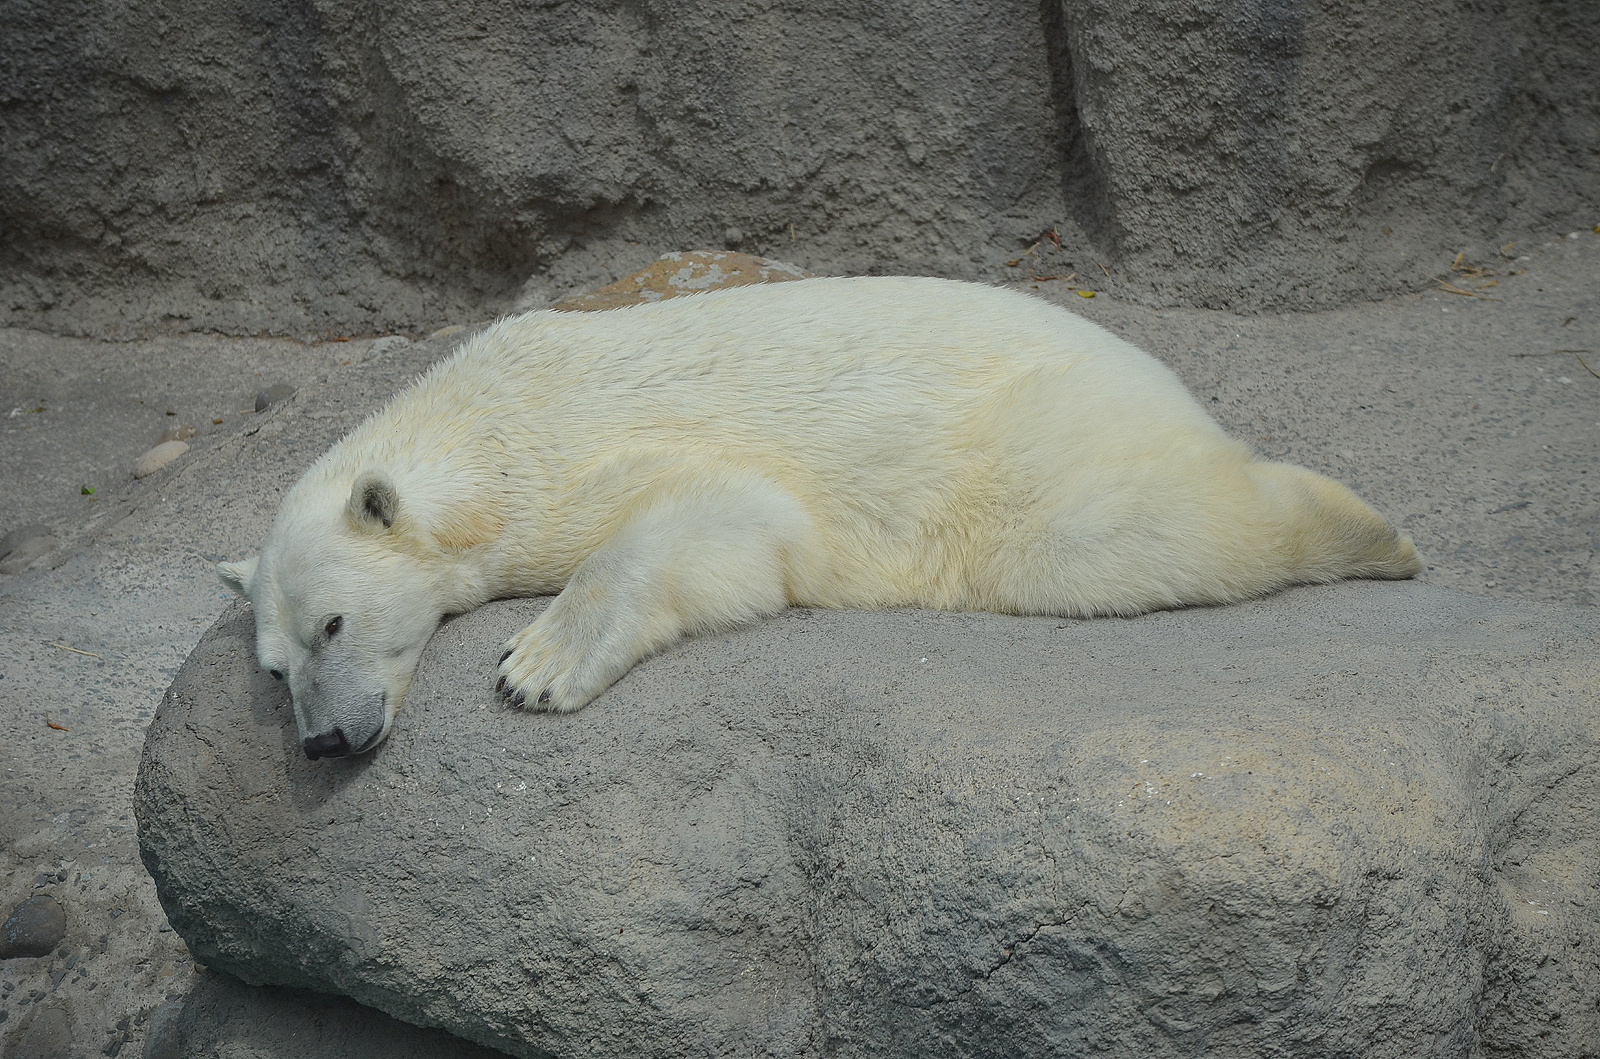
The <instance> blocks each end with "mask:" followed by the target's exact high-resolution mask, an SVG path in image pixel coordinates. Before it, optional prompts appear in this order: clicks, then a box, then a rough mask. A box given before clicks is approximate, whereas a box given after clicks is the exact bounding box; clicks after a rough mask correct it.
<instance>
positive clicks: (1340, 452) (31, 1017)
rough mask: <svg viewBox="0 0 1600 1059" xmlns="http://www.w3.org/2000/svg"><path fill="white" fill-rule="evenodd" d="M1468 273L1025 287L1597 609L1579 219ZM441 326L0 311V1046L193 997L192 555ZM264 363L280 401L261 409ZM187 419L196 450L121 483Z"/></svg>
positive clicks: (1367, 485) (80, 1029) (1437, 549)
mask: <svg viewBox="0 0 1600 1059" xmlns="http://www.w3.org/2000/svg"><path fill="white" fill-rule="evenodd" d="M1597 220H1600V218H1597ZM1475 264H1480V265H1484V266H1485V267H1487V268H1489V269H1492V270H1493V271H1494V272H1495V273H1496V275H1494V276H1478V277H1472V276H1468V275H1465V274H1455V275H1453V276H1451V277H1448V278H1449V279H1450V281H1451V282H1452V283H1455V284H1457V285H1459V286H1460V287H1462V288H1463V289H1466V290H1477V289H1478V287H1479V285H1480V284H1486V283H1488V282H1490V281H1491V280H1493V281H1494V283H1495V285H1494V286H1492V287H1484V288H1483V289H1482V290H1481V292H1480V293H1481V294H1482V295H1485V296H1486V297H1467V296H1463V295H1460V294H1454V293H1449V292H1446V291H1444V290H1442V289H1441V290H1437V291H1433V292H1429V293H1424V294H1418V295H1412V296H1408V297H1404V298H1400V299H1396V300H1393V301H1387V302H1381V303H1373V304H1365V305H1359V306H1354V307H1350V308H1346V309H1340V310H1336V311H1330V312H1321V313H1313V314H1285V315H1266V316H1253V317H1240V316H1233V315H1229V314H1225V313H1218V312H1210V311H1202V310H1151V309H1146V308H1142V307H1139V306H1133V305H1128V304H1123V303H1117V302H1114V301H1112V300H1111V299H1109V298H1107V297H1105V296H1103V295H1102V296H1098V297H1095V298H1092V299H1085V298H1082V297H1080V296H1078V295H1077V293H1076V289H1077V288H1076V287H1075V286H1067V285H1065V284H1063V283H1061V282H1059V281H1055V282H1045V283H1041V284H1038V285H1037V293H1039V294H1040V295H1042V296H1045V297H1049V298H1051V299H1053V300H1057V301H1059V302H1061V303H1062V304H1066V305H1069V306H1070V307H1071V308H1072V309H1074V310H1075V311H1078V312H1080V313H1082V314H1084V315H1085V316H1088V317H1089V318H1091V319H1094V320H1096V321H1098V322H1100V323H1102V324H1104V325H1106V326H1107V327H1110V328H1111V329H1112V330H1114V331H1117V332H1118V333H1120V334H1122V335H1124V336H1125V337H1127V338H1129V339H1131V340H1133V341H1134V342H1136V343H1138V344H1140V345H1142V346H1144V347H1145V348H1146V349H1149V350H1150V351H1152V352H1153V353H1155V354H1156V355H1157V356H1159V357H1161V358H1162V359H1164V360H1165V361H1167V362H1168V363H1169V364H1171V365H1172V366H1173V367H1174V368H1175V369H1176V370H1177V371H1178V372H1179V374H1180V375H1182V376H1183V378H1184V379H1185V380H1186V381H1187V382H1188V384H1189V385H1190V386H1191V388H1193V390H1194V391H1195V393H1196V394H1197V395H1198V396H1199V398H1200V399H1201V401H1203V402H1204V403H1206V405H1207V406H1208V407H1209V408H1211V409H1212V411H1213V412H1214V413H1215V414H1216V415H1217V417H1218V418H1219V419H1220V420H1221V421H1222V423H1223V424H1224V425H1225V426H1227V428H1228V429H1229V430H1230V431H1231V432H1233V433H1234V434H1235V435H1236V436H1238V437H1240V438H1242V439H1244V440H1246V441H1248V442H1250V443H1251V444H1253V445H1255V446H1256V447H1257V448H1258V449H1260V450H1261V451H1262V452H1263V453H1265V454H1267V455H1269V456H1271V457H1274V458H1282V459H1287V460H1292V461H1294V462H1298V463H1302V464H1304V465H1306V466H1309V467H1312V468H1314V469H1316V470H1319V471H1323V472H1324V473H1327V474H1331V475H1334V476H1335V477H1338V478H1340V479H1341V480H1343V481H1345V482H1347V483H1348V484H1350V485H1351V486H1352V487H1354V488H1355V489H1356V490H1357V491H1358V492H1360V493H1361V494H1362V495H1363V496H1365V497H1366V498H1367V499H1368V500H1370V501H1371V502H1372V503H1374V504H1375V505H1376V506H1377V507H1378V508H1379V509H1380V510H1381V511H1383V512H1385V513H1386V514H1388V515H1389V516H1390V517H1391V518H1392V519H1393V520H1394V521H1395V522H1396V523H1398V524H1399V525H1400V526H1401V527H1403V528H1404V529H1405V530H1406V531H1407V532H1408V533H1410V534H1411V535H1412V537H1413V538H1414V539H1415V540H1416V542H1417V545H1418V547H1419V548H1420V549H1421V551H1422V552H1423V554H1424V556H1425V557H1426V560H1427V564H1428V565H1427V571H1426V573H1425V574H1424V578H1425V579H1426V580H1429V581H1432V582H1435V583H1438V584H1442V585H1448V586H1451V587H1455V588H1460V589H1464V590H1466V591H1468V592H1476V593H1481V594H1488V595H1497V596H1507V597H1515V598H1521V599H1526V600H1536V601H1551V602H1566V603H1576V604H1580V605H1590V606H1592V605H1594V604H1596V603H1597V602H1600V563H1597V560H1596V547H1597V541H1600V469H1597V468H1600V464H1597V460H1596V457H1597V456H1600V377H1596V376H1595V375H1594V374H1592V373H1591V372H1590V371H1589V370H1588V369H1587V368H1585V367H1584V366H1583V364H1582V363H1581V362H1580V360H1579V358H1580V357H1583V358H1585V359H1586V360H1587V361H1588V365H1589V366H1590V367H1592V368H1594V369H1596V370H1597V371H1600V235H1596V234H1594V233H1591V232H1589V231H1587V230H1586V231H1583V232H1580V233H1576V235H1575V237H1573V238H1565V237H1562V236H1558V235H1555V234H1549V235H1546V236H1543V237H1540V238H1533V239H1529V240H1527V241H1526V242H1525V243H1524V244H1523V245H1519V246H1518V247H1515V248H1513V249H1512V250H1510V251H1509V253H1508V256H1507V259H1505V260H1498V261H1494V262H1477V263H1475ZM1510 271H1517V272H1519V273H1520V274H1517V275H1508V274H1507V273H1508V272H1510ZM445 323H448V321H440V324H445ZM451 341H453V339H452V338H449V337H440V338H437V339H434V340H430V341H425V342H419V343H415V344H411V345H405V346H401V345H399V344H398V343H391V344H390V345H391V346H395V347H398V348H390V349H387V350H386V351H384V352H382V353H374V352H373V351H372V343H371V342H369V341H366V340H358V341H351V342H344V343H326V344H321V345H305V344H301V343H297V342H292V341H288V340H265V339H224V338H215V337H202V336H191V337H185V338H178V339H172V338H167V339H160V340H150V341H141V342H130V343H98V342H93V341H86V340H79V339H63V338H57V337H52V336H48V335H43V334H39V333H36V332H30V331H22V330H5V331H0V455H3V459H0V532H5V531H8V530H11V529H14V528H16V527H20V526H25V525H32V524H41V525H44V526H48V527H49V528H50V530H51V533H52V535H53V536H54V537H55V539H56V540H57V541H58V542H59V543H58V544H57V546H56V547H54V548H53V550H51V551H49V552H47V553H46V554H44V555H42V556H40V557H39V558H37V559H34V560H32V561H31V565H30V564H29V562H19V561H17V560H15V559H12V560H9V561H8V560H4V559H3V558H0V717H3V718H4V720H5V723H6V726H7V732H8V736H9V740H8V744H9V745H8V746H7V748H6V750H5V752H4V754H3V757H0V760H3V762H4V766H3V773H0V775H3V781H0V844H3V852H0V915H6V914H9V913H10V910H11V909H12V908H13V907H15V906H16V905H17V904H18V903H20V902H21V901H23V900H24V899H26V898H27V897H29V896H30V895H33V894H50V895H52V896H54V897H55V898H56V900H57V901H58V902H59V903H60V904H61V905H62V906H63V907H64V909H65V911H66V916H67V933H66V936H65V938H64V939H63V941H62V942H61V944H60V946H59V947H58V948H57V950H56V951H55V952H54V953H53V954H52V955H50V956H46V957H40V958H23V959H13V960H7V961H4V962H0V1055H4V1056H7V1057H9V1056H12V1055H21V1054H22V1052H21V1050H20V1049H21V1048H23V1047H24V1046H26V1047H28V1048H30V1049H32V1048H33V1047H34V1045H35V1044H37V1043H40V1042H45V1043H49V1042H54V1044H56V1045H60V1046H61V1047H62V1048H63V1049H64V1050H62V1051H60V1052H59V1054H63V1055H100V1054H106V1055H113V1056H114V1055H118V1054H131V1055H137V1054H139V1050H140V1049H141V1048H142V1043H143V1040H144V1037H145V1031H146V1028H147V1026H148V1019H149V1016H150V1014H151V1012H152V1011H154V1010H156V1009H157V1008H158V1007H159V1006H160V1005H161V1004H163V1002H165V1001H166V1000H168V999H169V998H174V997H177V996H180V995H182V994H183V993H184V992H185V991H186V990H187V989H188V987H189V985H190V983H191V981H192V979H193V976H194V965H193V962H192V961H191V960H190V958H189V956H188V953H187V951H186V950H185V948H184V946H183V943H182V942H181V941H180V940H179V939H178V938H177V937H176V935H174V934H173V933H172V932H171V931H170V929H169V928H168V927H167V924H166V920H165V917H164V916H163V915H162V912H161V909H160V906H159V904H158V903H157V901H156V898H155V893H154V890H153V887H152V885H151V883H150V880H149V878H148V876H147V875H146V874H145V872H144V869H143V867H142V865H141V864H140V861H139V854H138V844H137V838H136V835H135V833H134V828H133V817H132V807H131V791H132V787H133V778H134V773H135V771H136V769H137V767H138V760H139V751H140V746H141V741H142V738H143V733H144V729H145V726H146V725H147V723H148V722H149V719H150V717H151V714H152V713H153V712H154V710H155V707H156V705H157V704H158V702H159V701H160V698H161V694H162V691H163V690H164V688H165V687H166V684H167V682H168V680H169V679H170V678H171V676H172V675H173V673H174V672H175V671H176V669H177V667H178V665H179V664H180V663H181V662H182V660H183V658H184V657H185V655H186V654H187V652H188V651H189V649H190V648H191V647H192V646H193V645H194V643H195V642H196V641H197V640H198V639H199V637H200V635H201V633H202V632H203V631H204V630H205V628H206V627H207V626H208V625H209V624H210V623H211V622H212V621H213V620H214V619H215V617H216V616H217V615H218V613H219V612H220V611H221V609H222V607H223V605H224V604H225V602H226V600H227V597H226V594H225V592H224V590H223V589H222V588H221V586H220V585H219V584H218V583H217V582H216V579H215V577H214V575H213V573H212V569H211V567H212V565H213V563H215V562H216V561H217V560H219V559H223V558H238V557H241V556H244V555H246V554H248V553H249V552H250V551H251V550H252V549H253V547H254V545H255V543H256V542H257V541H259V539H260V538H261V536H262V535H263V534H264V532H265V530H266V528H267V525H268V523H269V521H270V519H271V516H272V512H273V510H274V508H275V506H276V503H277V498H278V496H279V495H280V493H281V492H282V490H283V489H284V488H286V487H287V486H288V484H290V483H291V482H292V481H293V480H294V478H295V477H296V476H297V475H298V474H299V472H300V470H301V469H303V468H304V466H305V465H306V464H307V463H309V462H310V461H311V460H312V459H314V458H315V456H316V455H317V454H318V453H320V452H321V451H322V450H323V449H324V448H325V447H326V446H327V444H328V443H329V442H330V441H331V440H332V439H333V438H335V437H337V436H338V435H339V434H340V433H342V432H343V431H344V430H345V429H347V428H348V427H349V426H350V425H352V424H353V423H354V422H355V421H356V420H357V419H358V418H359V417H360V416H361V415H363V414H365V412H366V411H368V410H370V409H371V408H373V407H375V406H376V405H377V404H378V403H379V402H381V400H382V399H383V398H384V397H385V396H386V395H387V394H389V393H391V392H393V390H394V389H396V388H397V387H398V386H399V385H400V384H401V383H402V382H403V381H404V379H405V378H407V377H409V376H410V375H411V374H413V373H415V372H416V371H418V370H420V369H421V368H422V367H423V366H425V365H426V364H427V363H428V362H430V361H431V360H432V359H435V358H436V357H437V356H439V355H440V354H442V353H443V352H444V351H445V350H446V349H447V348H448V346H449V345H450V343H451ZM1562 350H1581V351H1590V352H1580V353H1570V352H1559V351H1562ZM275 383H288V384H290V385H292V386H295V387H296V388H297V391H298V392H297V393H296V395H295V396H294V397H293V398H291V399H290V400H289V401H287V402H285V403H284V404H282V405H280V406H276V407H274V408H273V409H272V410H270V411H268V412H265V413H259V414H258V413H255V412H254V411H253V399H254V395H255V394H256V392H257V391H259V390H261V389H263V388H265V387H266V386H269V385H272V384H275ZM246 410H250V411H246ZM169 413H171V414H169ZM218 420H220V422H217V421H218ZM183 424H190V425H193V426H195V427H196V428H197V429H198V431H199V433H198V436H197V437H195V438H194V439H193V440H192V442H191V444H192V445H193V449H192V451H191V452H190V453H189V454H187V455H186V456H184V457H182V458H181V459H179V460H178V461H176V462H175V463H173V464H172V465H171V466H169V467H167V468H166V469H164V470H162V471H159V472H157V473H156V474H154V475H151V476H150V477H147V478H144V479H141V480H138V481H135V480H133V479H132V477H131V470H130V469H131V466H132V464H133V462H134V460H135V459H137V458H138V456H139V455H140V454H141V453H142V452H144V451H145V450H146V449H147V448H149V447H150V446H152V445H153V444H154V443H155V442H156V441H157V440H158V438H159V437H160V436H161V434H162V432H163V431H164V430H167V429H168V428H169V427H173V426H175V425H180V426H181V425H183ZM88 489H92V490H93V493H92V494H91V493H88V492H86V490H88ZM19 567H21V568H22V569H18V568H19ZM7 571H9V572H7ZM24 1037H25V1038H26V1042H25V1041H24ZM30 1042H31V1043H30Z"/></svg>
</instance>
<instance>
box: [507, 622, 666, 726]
mask: <svg viewBox="0 0 1600 1059" xmlns="http://www.w3.org/2000/svg"><path fill="white" fill-rule="evenodd" d="M559 603H560V601H559V600H557V602H556V603H553V604H551V606H550V608H549V609H548V610H546V611H545V612H544V613H543V614H541V615H540V616H539V618H538V619H537V620H536V621H534V622H533V624H531V625H529V626H528V627H527V628H525V629H523V630H522V631H521V632H519V633H517V635H516V636H513V637H512V638H511V641H510V643H509V644H508V648H509V649H508V650H507V651H506V653H505V654H504V655H502V656H501V658H500V678H499V680H497V681H496V682H495V690H496V691H497V692H499V694H500V696H501V698H502V699H504V700H505V702H506V703H507V704H508V705H510V706H513V707H515V708H517V709H527V710H549V711H550V712H552V713H568V712H570V711H572V710H576V709H579V708H580V707H583V706H586V705H588V704H589V703H590V702H591V701H593V700H594V698H595V697H596V696H597V695H599V694H600V693H601V692H602V691H604V690H606V688H608V687H610V686H611V685H612V683H614V682H615V681H616V679H617V678H618V677H620V676H622V674H624V673H626V672H627V671H628V670H629V669H630V668H631V667H632V666H633V663H634V662H635V661H637V659H636V658H635V657H633V656H632V654H631V653H630V652H627V651H619V650H618V649H617V645H616V644H615V637H614V636H611V635H606V634H605V632H603V631H601V630H591V629H587V628H586V627H585V626H586V625H588V624H589V623H587V622H583V621H581V620H579V621H574V620H570V616H569V615H568V614H567V613H566V611H568V610H570V609H571V608H567V607H561V606H559Z"/></svg>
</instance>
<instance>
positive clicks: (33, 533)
mask: <svg viewBox="0 0 1600 1059" xmlns="http://www.w3.org/2000/svg"><path fill="white" fill-rule="evenodd" d="M52 532H53V531H52V530H51V528H50V527H49V526H46V525H44V524H43V523H39V522H35V523H32V524H30V525H27V526H18V527H17V528H16V529H14V530H12V531H11V532H9V533H7V534H6V535H5V536H4V537H0V559H4V558H5V557H6V556H8V555H10V554H11V553H12V552H14V551H16V550H17V549H18V548H20V547H21V546H23V545H24V544H26V543H28V542H29V541H31V540H34V539H36V538H39V537H48V536H50V535H51V533H52Z"/></svg>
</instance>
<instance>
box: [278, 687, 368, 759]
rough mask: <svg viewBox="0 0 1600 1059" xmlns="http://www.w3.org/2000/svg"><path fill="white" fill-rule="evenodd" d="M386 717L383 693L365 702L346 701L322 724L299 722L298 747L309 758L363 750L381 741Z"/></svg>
mask: <svg viewBox="0 0 1600 1059" xmlns="http://www.w3.org/2000/svg"><path fill="white" fill-rule="evenodd" d="M308 712H309V711H308ZM388 720H389V716H388V708H387V703H386V701H385V697H384V696H381V695H380V696H378V697H377V698H376V699H373V700H370V701H366V702H360V703H354V704H347V705H344V706H342V707H341V708H340V709H338V710H337V711H336V712H335V714H334V716H333V717H332V718H330V720H329V721H325V722H324V723H323V724H322V725H317V726H315V727H313V726H312V725H308V724H301V725H300V748H301V749H302V750H304V751H305V752H306V757H308V758H310V759H311V760H312V761H316V760H317V759H318V758H325V757H350V756H351V755H353V754H365V753H366V752H367V751H368V750H371V749H372V748H373V747H375V746H377V745H378V744H379V743H380V742H382V741H383V736H384V734H385V733H384V729H385V728H386V726H387V724H388ZM308 729H309V730H308ZM316 729H320V730H316Z"/></svg>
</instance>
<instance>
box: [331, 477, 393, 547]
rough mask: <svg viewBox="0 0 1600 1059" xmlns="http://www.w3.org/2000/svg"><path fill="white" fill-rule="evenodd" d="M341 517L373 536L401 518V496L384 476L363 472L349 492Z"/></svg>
mask: <svg viewBox="0 0 1600 1059" xmlns="http://www.w3.org/2000/svg"><path fill="white" fill-rule="evenodd" d="M344 514H345V518H347V519H349V520H350V524H351V525H352V526H354V527H355V528H356V529H361V530H368V531H371V532H374V533H375V532H378V531H381V530H386V529H389V528H390V527H391V526H393V525H394V522H395V519H397V518H399V517H400V494H399V493H398V492H397V491H396V490H395V487H394V483H393V482H391V481H390V480H389V478H388V476H387V475H384V474H381V473H380V472H378V471H364V472H362V473H361V475H360V476H359V477H357V478H356V484H355V485H354V486H353V487H351V489H350V502H349V503H347V504H346V505H345V508H344Z"/></svg>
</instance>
